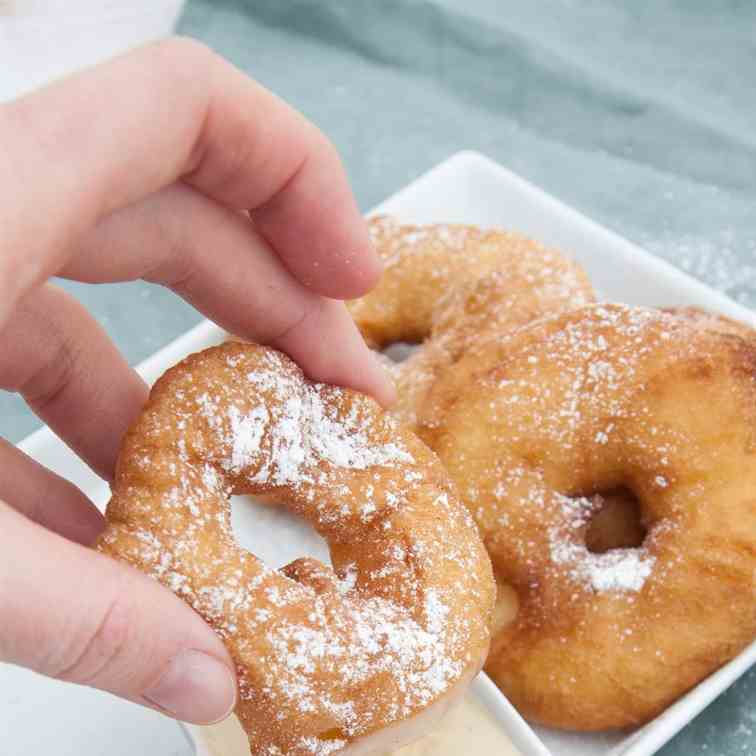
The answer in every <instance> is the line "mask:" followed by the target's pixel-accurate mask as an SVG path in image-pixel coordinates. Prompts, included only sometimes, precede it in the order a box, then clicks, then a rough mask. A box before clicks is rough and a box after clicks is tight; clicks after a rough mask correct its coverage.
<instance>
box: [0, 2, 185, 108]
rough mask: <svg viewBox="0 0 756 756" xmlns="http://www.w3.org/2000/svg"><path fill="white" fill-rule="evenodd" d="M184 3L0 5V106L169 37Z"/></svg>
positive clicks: (19, 3)
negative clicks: (114, 56) (80, 69)
mask: <svg viewBox="0 0 756 756" xmlns="http://www.w3.org/2000/svg"><path fill="white" fill-rule="evenodd" d="M183 4H184V3H183V0H128V1H127V2H124V1H120V2H119V1H114V0H0V51H1V53H0V54H1V58H0V59H1V60H2V65H0V101H2V100H9V99H11V98H13V97H16V96H17V95H19V94H22V93H23V92H26V91H28V90H30V89H33V88H35V87H38V86H40V85H41V84H44V83H46V82H48V81H50V80H51V79H56V78H59V77H60V76H63V75H64V74H67V73H70V72H71V71H74V70H76V69H77V68H81V67H83V66H89V65H92V64H93V63H96V62H98V61H101V60H104V59H105V58H109V57H111V56H112V55H115V54H116V53H118V52H121V51H123V50H126V49H128V48H130V47H134V46H135V45H138V44H141V43H142V42H146V41H147V40H150V39H156V38H158V37H164V36H166V35H167V34H170V32H171V31H172V29H173V27H174V25H175V23H176V19H177V18H178V14H179V11H180V10H181V7H182V6H183Z"/></svg>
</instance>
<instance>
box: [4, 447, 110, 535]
mask: <svg viewBox="0 0 756 756" xmlns="http://www.w3.org/2000/svg"><path fill="white" fill-rule="evenodd" d="M0 500H2V501H5V502H7V503H8V504H9V505H10V506H11V507H13V508H14V509H16V511H18V512H21V513H22V514H23V515H25V516H26V517H28V518H29V519H30V520H31V521H32V522H36V523H37V524H39V525H42V526H44V527H46V528H48V529H49V530H52V531H53V532H55V533H58V534H59V535H62V536H63V537H64V538H68V539H69V540H70V541H74V542H75V543H80V544H82V545H83V546H91V545H92V544H93V543H94V541H95V539H96V538H97V536H98V535H99V534H100V532H101V531H102V529H103V527H104V526H105V518H104V517H103V516H102V514H100V511H99V510H98V509H97V507H96V506H95V505H94V504H93V503H92V502H91V501H90V500H89V499H88V498H87V497H86V496H85V495H84V494H83V493H82V492H81V491H80V490H79V489H78V488H77V487H76V486H75V485H73V484H72V483H69V482H68V481H67V480H65V479H64V478H61V477H60V476H59V475H56V474H55V473H54V472H52V471H50V470H48V469H47V468H46V467H44V466H42V465H40V464H39V462H35V461H34V460H33V459H31V458H30V457H27V456H26V454H24V453H23V452H22V451H20V450H19V449H17V448H16V447H15V446H13V445H12V444H9V443H8V442H7V441H6V440H5V439H2V438H0Z"/></svg>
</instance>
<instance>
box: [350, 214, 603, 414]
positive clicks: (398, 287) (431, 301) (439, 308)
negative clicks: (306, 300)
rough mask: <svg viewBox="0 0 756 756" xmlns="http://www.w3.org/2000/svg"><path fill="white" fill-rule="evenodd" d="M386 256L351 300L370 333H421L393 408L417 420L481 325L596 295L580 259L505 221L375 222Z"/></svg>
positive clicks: (372, 339)
mask: <svg viewBox="0 0 756 756" xmlns="http://www.w3.org/2000/svg"><path fill="white" fill-rule="evenodd" d="M369 229H370V232H371V237H372V239H373V243H374V245H375V247H376V249H377V251H378V253H379V255H380V256H381V258H382V259H383V261H384V266H385V269H384V274H383V277H382V278H381V281H380V283H379V284H378V286H377V287H376V288H375V289H374V290H373V291H372V292H370V293H369V294H368V295H367V296H365V297H363V298H362V299H358V300H354V301H353V302H350V303H349V305H348V306H349V310H350V312H351V314H352V317H353V318H354V320H355V323H356V324H357V326H358V327H359V329H360V331H361V333H362V334H363V336H364V337H365V339H366V340H367V342H368V343H369V344H370V345H371V346H374V347H377V348H383V347H385V346H387V345H389V344H391V343H394V342H415V343H420V342H422V348H421V349H419V350H418V351H417V352H416V353H415V354H413V355H411V356H410V357H409V359H407V360H406V362H404V363H402V364H400V365H397V366H396V367H394V368H392V370H391V374H392V377H393V378H394V380H395V382H396V384H397V393H398V396H399V399H398V402H397V405H396V407H395V408H394V409H393V412H394V414H395V416H396V417H398V418H399V419H400V420H401V421H402V422H403V423H405V424H407V425H409V426H410V427H413V425H414V422H415V418H416V411H417V409H418V407H419V406H420V405H421V404H422V403H423V401H424V399H425V396H426V394H427V392H428V389H429V387H430V386H431V384H432V383H433V381H435V379H436V377H437V376H438V375H439V374H440V373H441V372H443V371H445V370H447V369H448V368H449V367H450V366H451V365H453V364H454V362H456V360H458V359H459V357H460V356H461V355H462V354H463V353H464V351H465V350H466V348H467V346H468V344H470V343H471V342H474V341H475V340H477V339H479V338H481V337H482V335H483V334H485V333H490V332H503V331H506V330H509V329H512V328H517V327H519V326H521V325H523V324H525V323H528V322H530V321H531V320H534V319H537V318H540V317H543V316H545V315H550V314H553V313H555V312H561V311H563V310H567V309H571V308H573V307H578V306H581V305H584V304H588V303H590V302H593V301H594V295H593V290H592V288H591V285H590V282H589V280H588V277H587V275H586V274H585V272H584V271H583V270H582V268H581V267H580V266H579V265H577V264H576V263H575V262H573V261H572V260H569V259H568V258H567V257H565V256H564V255H563V254H562V253H561V252H559V251H557V250H553V249H548V248H546V247H544V246H543V245H541V244H540V243H538V242H536V241H533V240H532V239H528V238H527V237H524V236H521V235H520V234H517V233H514V232H511V231H503V230H498V229H496V230H493V229H492V230H485V229H480V228H478V227H476V226H465V225H459V224H435V225H428V226H415V225H401V224H399V223H398V222H397V221H396V220H394V219H393V218H391V217H388V216H379V217H377V218H373V219H371V220H370V221H369Z"/></svg>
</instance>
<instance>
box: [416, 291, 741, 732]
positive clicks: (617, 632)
mask: <svg viewBox="0 0 756 756" xmlns="http://www.w3.org/2000/svg"><path fill="white" fill-rule="evenodd" d="M425 411H426V412H428V414H429V415H430V422H423V419H422V418H421V420H420V432H421V436H422V437H423V438H424V439H425V440H426V441H427V442H428V443H429V445H430V446H431V448H433V449H435V450H436V451H437V453H438V454H439V457H440V458H441V461H442V462H443V463H444V464H445V466H446V468H447V470H448V471H449V472H450V474H451V476H452V478H453V479H454V480H455V481H456V482H457V484H458V486H459V488H460V492H461V494H462V498H463V500H464V501H465V503H466V504H467V506H468V508H469V509H470V511H471V512H472V513H473V515H474V517H475V519H476V521H477V523H478V526H479V528H480V531H481V534H482V536H483V538H484V542H485V544H486V547H487V549H488V552H489V555H490V556H491V559H492V561H493V563H494V571H495V573H496V577H497V581H499V582H500V583H501V584H503V585H504V586H511V587H512V588H514V591H515V592H516V598H517V602H518V603H519V611H518V612H517V615H516V618H515V619H514V621H513V622H511V623H510V624H508V625H506V624H505V622H502V623H501V624H504V625H505V626H504V627H503V628H502V629H500V630H499V631H498V632H495V636H494V640H493V641H492V648H491V654H490V656H489V659H488V662H487V664H486V671H487V672H488V673H489V674H490V675H491V676H492V677H493V678H494V680H495V681H496V682H497V684H498V685H499V687H500V688H501V689H502V691H503V692H504V693H505V694H506V695H507V696H508V697H509V699H510V700H511V701H512V703H513V704H514V705H515V706H516V707H517V709H518V710H519V711H520V712H521V713H522V714H523V716H525V717H526V718H528V719H531V720H534V721H537V722H540V723H543V724H546V725H549V726H555V727H561V728H567V729H575V730H602V729H607V728H619V727H627V726H633V725H638V724H641V723H643V722H646V721H648V720H649V719H651V718H652V717H654V716H655V715H657V714H658V713H660V712H661V711H663V710H664V709H665V708H666V707H667V706H668V705H669V704H670V703H672V702H673V701H674V700H675V699H677V698H678V697H679V696H680V695H682V694H683V693H684V692H685V691H687V690H688V689H689V688H691V687H692V686H693V685H695V684H696V683H698V682H699V681H700V680H702V679H703V678H704V677H706V676H707V675H709V674H710V673H711V672H713V671H714V670H715V669H717V668H718V667H719V666H721V665H722V664H723V663H725V662H726V661H728V660H729V659H731V658H733V657H734V656H735V655H736V654H737V653H739V652H740V651H741V650H742V649H743V648H744V647H745V646H746V645H747V644H748V643H749V642H750V641H751V640H752V639H753V638H754V636H756V497H755V496H754V492H755V491H756V341H754V340H753V338H751V339H750V340H747V339H743V338H740V337H738V336H735V335H732V334H722V333H720V332H716V331H712V330H710V329H708V328H701V327H699V325H691V324H690V323H689V322H686V320H685V319H683V318H680V317H677V316H672V315H669V314H665V313H661V312H659V311H654V310H646V309H641V308H630V307H625V306H620V305H597V306H590V307H585V308H581V309H579V310H575V311H573V312H569V313H566V314H562V315H559V316H556V317H553V318H549V319H543V320H541V321H538V322H536V323H533V324H531V325H530V326H526V327H524V328H522V329H520V330H519V331H517V332H514V333H512V334H510V335H508V336H506V335H504V336H500V337H498V338H491V339H489V340H488V341H486V342H484V343H479V344H477V345H476V346H474V347H472V348H471V349H470V350H469V351H468V352H467V353H466V354H465V356H464V357H463V358H462V359H461V360H460V361H459V362H458V363H457V365H456V366H455V368H454V369H453V370H450V371H447V372H445V373H444V374H443V375H442V376H440V377H439V379H438V381H437V382H436V383H435V384H434V386H433V387H432V389H431V393H430V396H429V399H428V402H427V404H426V407H425ZM621 487H624V488H625V489H626V490H629V491H632V492H633V494H634V496H635V497H636V498H637V500H638V506H639V508H640V516H641V521H642V525H643V527H644V529H645V531H646V536H645V540H644V541H643V543H642V545H641V546H640V547H638V548H633V549H613V550H610V551H608V552H606V553H604V554H597V553H591V552H590V551H589V550H588V549H587V547H586V540H585V539H586V530H587V527H588V523H589V522H590V520H591V517H592V516H593V514H594V512H595V511H596V509H597V506H600V499H597V498H596V497H595V496H594V494H596V493H597V492H598V493H601V492H604V491H614V490H617V489H618V488H621ZM504 619H505V620H506V619H507V618H506V617H505V618H504ZM510 619H511V618H510Z"/></svg>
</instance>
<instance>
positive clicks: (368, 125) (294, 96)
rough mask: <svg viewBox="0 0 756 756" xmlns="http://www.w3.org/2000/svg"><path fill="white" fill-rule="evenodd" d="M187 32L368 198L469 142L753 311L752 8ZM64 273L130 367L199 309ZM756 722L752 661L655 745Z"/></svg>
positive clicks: (629, 6)
mask: <svg viewBox="0 0 756 756" xmlns="http://www.w3.org/2000/svg"><path fill="white" fill-rule="evenodd" d="M181 30H182V31H183V32H185V33H188V34H191V35H193V36H196V37H199V38H201V39H203V40H205V41H206V42H208V43H209V44H210V45H211V46H213V47H214V48H215V49H217V50H218V51H219V52H221V53H222V54H224V55H225V56H227V57H228V58H230V59H231V60H232V61H233V62H235V63H236V64H237V65H238V66H240V67H241V68H243V69H244V70H246V71H248V72H249V73H250V74H252V75H253V76H255V77H256V78H257V79H258V80H260V81H261V82H262V83H264V84H266V85H267V86H268V87H270V88H271V89H273V90H275V91H276V92H277V93H279V94H280V95H281V96H282V97H284V98H285V99H287V100H288V101H290V102H291V103H293V104H294V105H295V106H296V107H298V108H299V109H300V110H302V111H303V112H304V113H305V114H306V115H308V116H309V117H310V118H312V119H313V120H314V121H315V122H316V123H318V124H319V125H320V126H321V127H322V129H323V130H324V131H325V132H326V133H327V134H328V135H329V136H330V137H331V139H332V140H333V141H334V142H335V143H336V145H337V147H338V148H339V149H340V151H341V153H342V155H343V157H344V161H345V163H346V166H347V169H348V170H349V173H350V176H351V178H352V181H353V183H354V187H355V191H356V193H357V197H358V199H359V201H360V204H361V206H362V207H363V208H368V207H370V206H372V205H374V204H376V203H377V202H379V201H380V200H381V199H383V198H384V197H385V196H387V195H388V194H390V193H391V192H393V191H394V190H396V189H397V188H399V187H401V186H402V185H403V184H405V183H407V181H409V180H410V179H412V178H414V177H415V176H417V175H418V174H420V173H422V172H424V171H425V170H427V169H428V168H430V167H431V166H432V165H434V164H435V163H437V162H439V161H440V160H442V159H443V158H445V157H447V156H448V155H449V154H450V153H452V152H454V151H456V150H459V149H462V148H472V149H477V150H480V151H481V152H484V153H486V154H488V155H490V156H491V157H493V158H495V159H496V160H499V161H500V162H502V163H504V164H505V165H507V166H508V167H510V168H511V169H513V170H514V171H516V172H518V173H520V174H521V175H523V176H524V177H526V178H528V179H530V180H531V181H533V182H535V183H536V184H538V185H540V186H541V187H543V188H544V189H545V190H546V191H548V192H551V193H553V194H555V195H556V196H558V197H560V198H561V199H562V200H564V201H566V202H567V203H569V204H571V205H573V206H575V207H576V208H578V209H579V210H581V211H583V212H584V213H586V214H587V215H588V216H590V217H592V218H593V219H595V220H597V221H599V222H601V223H604V224H605V225H607V226H609V227H610V228H612V229H614V230H616V231H618V232H619V233H620V234H623V235H624V236H626V237H628V238H629V239H631V240H633V241H635V242H638V243H640V244H641V245H643V246H645V247H646V248H648V249H649V250H651V251H652V252H654V253H656V254H658V255H661V256H662V257H665V258H667V259H668V260H670V261H671V262H672V263H674V264H676V265H678V266H680V267H681V268H683V269H684V270H687V271H688V272H690V273H692V274H693V275H695V276H697V277H699V278H701V279H702V280H704V281H706V282H707V283H709V284H710V285H712V286H715V287H716V288H718V289H720V290H723V291H725V292H726V293H727V294H729V295H730V296H732V297H734V298H735V299H737V300H738V301H740V302H741V303H743V304H746V305H749V306H751V307H756V227H755V226H754V221H753V218H754V208H755V207H756V3H753V2H750V1H749V0H741V1H737V0H729V1H725V0H695V1H694V0H677V1H676V2H675V1H674V0H656V1H652V0H634V1H633V2H629V1H628V2H621V1H620V0H604V1H603V2H599V0H520V1H519V2H505V1H502V0H467V1H466V2H464V3H460V2H454V0H352V1H349V0H248V1H247V2H245V0H236V2H232V1H231V0H227V1H225V2H214V1H212V0H190V3H189V6H188V8H187V11H186V13H185V15H184V17H183V19H182V22H181ZM66 286H67V288H69V290H72V291H74V292H75V293H76V294H77V295H78V296H79V297H80V298H81V299H82V300H83V301H84V302H85V303H87V304H88V305H89V306H90V307H91V309H92V310H93V311H94V312H95V314H96V315H97V316H98V318H99V319H100V321H101V322H102V323H103V324H104V325H105V327H106V328H107V329H108V330H109V332H110V333H111V334H112V335H113V337H114V338H115V339H116V340H117V342H118V343H119V345H120V346H121V347H122V348H123V350H124V351H125V353H126V354H127V356H128V357H129V359H130V360H131V361H133V362H136V361H139V360H140V359H142V358H144V357H146V356H147V355H148V354H150V353H152V352H153V351H155V350H156V349H157V348H159V347H160V346H162V345H163V344H165V343H166V342H168V341H169V340H170V339H172V338H173V337H175V336H177V335H178V334H179V333H181V332H183V331H185V330H186V329H187V328H189V327H190V326H191V325H193V324H194V323H195V322H197V321H198V320H199V316H198V315H197V314H196V313H194V312H193V311H191V310H190V308H188V307H187V306H185V305H183V304H182V303H180V302H178V301H177V300H176V299H175V298H174V297H173V296H172V295H170V294H169V293H167V292H165V291H163V290H161V289H157V288H155V287H151V286H149V285H147V284H139V283H137V284H129V285H124V286H102V287H84V286H79V285H75V284H66ZM0 414H1V415H2V417H3V419H4V423H3V433H4V434H5V435H6V436H8V437H9V438H10V439H11V440H18V439H20V438H21V437H23V435H25V434H26V433H28V432H29V431H30V430H31V429H33V428H34V427H36V425H37V423H36V421H35V420H34V419H33V418H32V417H31V416H30V415H29V413H28V412H27V411H26V410H25V409H24V408H23V407H22V405H21V403H20V402H18V401H17V400H16V399H15V398H11V397H5V396H0ZM754 729H756V672H753V671H752V672H751V673H750V674H748V675H746V677H745V678H743V679H742V680H741V681H740V682H739V683H737V684H736V685H735V686H734V687H733V688H732V689H731V690H730V691H729V692H728V693H726V694H725V695H723V696H722V697H721V698H720V699H719V700H718V701H717V702H716V703H715V704H714V705H712V706H711V707H709V709H708V710H707V711H706V712H705V713H704V714H702V715H701V716H700V717H699V718H698V719H697V720H696V721H695V722H693V723H692V724H691V725H690V726H689V727H688V728H687V729H686V730H685V731H684V732H683V733H681V734H680V735H679V736H678V737H677V738H676V739H675V740H674V741H673V742H672V743H671V744H670V745H668V746H667V747H666V748H665V749H663V750H662V752H661V753H663V754H664V756H688V755H689V754H699V753H701V754H706V755H707V756H734V755H735V754H739V755H742V754H754V753H756V733H754Z"/></svg>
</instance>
